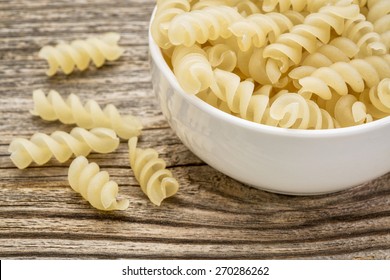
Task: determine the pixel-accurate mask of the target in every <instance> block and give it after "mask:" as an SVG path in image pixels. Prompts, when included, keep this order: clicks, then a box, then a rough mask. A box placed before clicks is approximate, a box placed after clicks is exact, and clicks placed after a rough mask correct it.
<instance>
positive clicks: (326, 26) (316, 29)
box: [263, 1, 359, 83]
mask: <svg viewBox="0 0 390 280" xmlns="http://www.w3.org/2000/svg"><path fill="white" fill-rule="evenodd" d="M358 14H359V7H358V6H357V5H350V4H348V1H339V2H338V3H337V4H336V5H330V6H324V7H322V8H321V9H320V10H319V12H317V13H313V14H309V15H308V16H307V17H306V18H305V21H304V23H303V24H299V25H296V26H294V27H293V28H292V29H291V30H290V32H288V33H284V34H282V35H280V36H279V37H278V38H277V40H276V42H275V43H272V44H270V45H268V46H266V47H265V49H264V52H263V56H264V58H267V59H269V60H268V61H267V64H266V72H267V75H268V78H269V79H270V80H271V81H272V82H273V83H275V82H277V81H278V80H279V79H280V77H281V75H282V73H286V72H287V71H288V70H289V69H290V67H291V66H292V65H297V64H299V63H300V62H301V60H302V54H303V50H304V49H305V50H306V51H308V52H309V53H312V52H315V51H316V50H317V49H318V47H319V44H318V41H320V42H322V43H324V44H326V43H328V42H329V41H330V39H331V30H332V29H333V30H335V32H336V33H337V34H341V33H342V32H343V30H344V21H345V20H346V19H353V18H355V17H356V16H357V15H358Z"/></svg>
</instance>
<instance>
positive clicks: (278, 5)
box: [263, 0, 337, 13]
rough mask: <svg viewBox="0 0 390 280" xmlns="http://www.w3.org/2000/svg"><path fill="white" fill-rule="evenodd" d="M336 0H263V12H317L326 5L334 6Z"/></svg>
mask: <svg viewBox="0 0 390 280" xmlns="http://www.w3.org/2000/svg"><path fill="white" fill-rule="evenodd" d="M335 2H337V0H264V1H263V10H264V11H266V12H271V11H279V12H285V11H288V10H294V11H298V12H302V11H304V10H306V11H308V12H311V13H313V12H317V11H318V10H319V9H320V8H321V7H323V6H325V5H327V4H334V3H335Z"/></svg>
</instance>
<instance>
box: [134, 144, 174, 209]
mask: <svg viewBox="0 0 390 280" xmlns="http://www.w3.org/2000/svg"><path fill="white" fill-rule="evenodd" d="M137 142H138V138H137V137H133V138H130V139H129V142H128V144H129V162H130V166H131V168H132V170H133V172H134V176H135V178H136V179H137V181H138V182H139V184H140V186H141V189H142V191H143V192H144V193H145V194H146V195H147V196H148V198H149V199H150V201H151V202H152V203H153V204H155V205H158V206H160V205H161V202H162V201H163V200H164V199H166V198H168V197H170V196H173V195H174V194H175V193H176V192H177V191H178V189H179V183H178V182H177V181H176V179H175V178H173V176H172V173H171V171H169V170H168V169H166V163H165V161H164V160H163V159H161V158H159V157H158V153H157V151H156V150H154V149H150V148H149V149H141V148H137Z"/></svg>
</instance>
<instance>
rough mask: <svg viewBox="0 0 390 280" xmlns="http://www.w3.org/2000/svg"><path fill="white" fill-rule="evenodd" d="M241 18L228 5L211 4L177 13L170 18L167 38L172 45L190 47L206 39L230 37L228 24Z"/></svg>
mask: <svg viewBox="0 0 390 280" xmlns="http://www.w3.org/2000/svg"><path fill="white" fill-rule="evenodd" d="M240 19H242V16H241V15H240V13H239V12H238V11H237V10H236V9H234V8H231V7H228V6H214V7H213V6H211V7H207V8H204V9H202V10H194V11H190V12H187V13H182V14H180V15H177V16H176V17H175V18H173V19H172V21H171V23H170V25H169V29H168V38H169V41H170V42H171V43H172V44H173V45H176V46H177V45H183V46H186V47H191V46H193V45H194V44H195V43H199V44H203V43H205V42H206V41H207V40H215V39H217V38H219V37H222V38H228V37H230V36H231V35H232V34H231V31H230V30H229V26H230V25H231V24H232V23H233V22H235V21H238V20H240Z"/></svg>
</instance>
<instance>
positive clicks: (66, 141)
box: [8, 127, 119, 169]
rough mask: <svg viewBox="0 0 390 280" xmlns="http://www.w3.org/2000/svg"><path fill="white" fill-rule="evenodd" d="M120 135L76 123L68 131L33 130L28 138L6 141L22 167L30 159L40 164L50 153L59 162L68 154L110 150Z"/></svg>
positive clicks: (27, 164)
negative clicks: (47, 131) (82, 126)
mask: <svg viewBox="0 0 390 280" xmlns="http://www.w3.org/2000/svg"><path fill="white" fill-rule="evenodd" d="M118 145H119V138H118V137H117V136H116V134H115V132H114V131H113V130H111V129H108V128H93V129H91V130H90V131H88V130H85V129H84V128H80V127H75V128H73V129H72V131H71V132H70V133H66V132H63V131H55V132H53V133H52V134H51V135H47V134H44V133H35V134H34V135H33V136H32V137H31V139H25V138H15V139H14V140H12V142H11V144H10V145H9V149H8V151H9V152H11V160H12V162H13V163H14V164H15V165H16V166H17V167H18V168H19V169H23V168H26V167H27V166H29V165H30V164H31V163H32V162H35V163H37V164H38V165H42V164H45V163H47V162H48V161H49V160H50V159H51V158H52V157H54V158H56V159H57V160H58V161H59V162H61V163H62V162H65V161H67V160H68V159H69V158H70V157H71V156H73V155H75V156H79V155H83V156H87V155H89V154H90V153H91V152H92V151H94V152H97V153H111V152H113V151H115V150H116V148H118Z"/></svg>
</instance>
